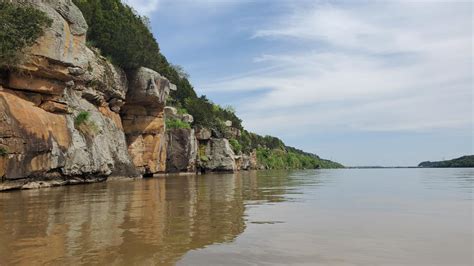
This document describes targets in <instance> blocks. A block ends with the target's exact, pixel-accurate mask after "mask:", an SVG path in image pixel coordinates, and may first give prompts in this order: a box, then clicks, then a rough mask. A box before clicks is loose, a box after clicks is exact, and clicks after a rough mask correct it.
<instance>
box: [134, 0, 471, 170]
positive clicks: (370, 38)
mask: <svg viewBox="0 0 474 266" xmlns="http://www.w3.org/2000/svg"><path fill="white" fill-rule="evenodd" d="M125 2H127V3H128V4H129V5H131V6H133V7H134V8H135V9H136V10H137V11H138V12H139V13H140V14H142V15H146V16H148V17H149V18H150V20H151V27H152V31H153V34H154V36H155V38H156V39H157V40H158V43H159V45H160V49H161V51H162V53H163V54H164V55H165V56H166V57H167V58H168V61H170V62H172V63H174V64H178V65H181V66H182V67H183V68H184V69H185V70H186V72H188V73H189V74H190V77H191V78H190V80H191V83H192V84H193V85H194V87H195V90H196V92H197V93H198V94H204V95H206V96H207V97H208V98H209V99H211V100H212V101H213V102H215V103H218V104H220V105H223V106H227V105H232V106H233V107H234V108H235V109H236V112H237V115H238V116H239V117H240V118H242V119H243V121H244V122H243V125H244V127H245V128H246V129H247V130H249V131H252V132H256V133H258V134H261V135H273V136H277V137H279V138H281V139H282V140H283V141H284V142H285V143H286V144H287V145H290V146H294V147H297V148H300V149H303V150H305V151H309V152H313V153H316V154H318V155H320V156H321V157H323V158H327V159H332V160H335V161H337V162H340V163H342V164H344V165H346V166H361V165H383V166H395V165H397V166H413V165H417V164H418V163H419V162H421V161H426V160H431V161H433V160H443V159H450V158H455V157H459V156H462V155H466V154H474V152H473V149H474V147H473V129H474V123H473V117H474V111H473V9H474V7H473V4H472V3H471V2H470V1H457V2H456V1H449V2H448V1H445V2H444V1H306V0H300V1H294V0H272V1H267V0H260V1H259V0H254V1H250V0H151V1H148V0H125Z"/></svg>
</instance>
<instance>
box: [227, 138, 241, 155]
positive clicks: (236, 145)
mask: <svg viewBox="0 0 474 266" xmlns="http://www.w3.org/2000/svg"><path fill="white" fill-rule="evenodd" d="M229 143H230V146H232V150H234V153H235V154H239V153H241V152H242V145H240V143H239V142H238V141H237V140H236V139H230V140H229Z"/></svg>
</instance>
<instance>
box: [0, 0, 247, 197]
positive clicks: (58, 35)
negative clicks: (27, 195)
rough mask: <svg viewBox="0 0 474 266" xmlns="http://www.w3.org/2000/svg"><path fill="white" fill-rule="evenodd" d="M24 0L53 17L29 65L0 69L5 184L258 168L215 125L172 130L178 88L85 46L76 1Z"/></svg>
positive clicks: (0, 159)
mask: <svg viewBox="0 0 474 266" xmlns="http://www.w3.org/2000/svg"><path fill="white" fill-rule="evenodd" d="M21 3H22V4H27V5H30V6H33V7H35V8H37V9H39V10H41V11H43V12H44V13H45V14H47V16H48V17H50V18H51V19H52V20H53V23H52V25H51V27H49V28H47V29H46V30H45V34H44V35H43V36H42V37H41V38H39V39H38V40H37V42H36V44H35V45H34V46H32V47H29V48H28V49H27V51H25V60H24V61H23V62H20V63H19V64H18V65H16V66H14V67H10V68H5V69H0V177H1V179H2V182H1V183H0V190H3V189H11V188H30V187H41V186H49V185H63V184H73V183H83V182H94V181H102V180H105V179H106V178H107V177H108V176H110V175H116V176H129V177H132V176H139V175H144V176H147V175H153V174H156V173H164V172H167V171H171V172H195V171H197V170H198V168H199V169H202V170H204V171H235V170H238V169H239V168H238V165H242V168H243V169H250V168H252V166H251V165H252V164H251V163H250V159H248V158H249V156H244V157H238V156H236V155H235V154H234V152H233V151H232V148H231V147H230V145H229V142H228V141H227V139H224V138H214V137H213V138H211V131H210V130H209V129H197V130H196V132H195V131H194V130H193V129H179V130H169V131H167V130H166V128H165V107H166V98H167V97H168V94H169V92H170V90H175V89H176V86H174V85H173V84H171V83H170V82H169V81H168V80H167V79H166V78H164V77H162V76H161V75H160V74H159V73H157V72H155V71H153V70H150V69H147V68H143V67H141V68H138V69H135V70H131V71H127V73H125V71H124V70H122V69H120V68H118V67H116V66H114V65H112V64H111V63H110V62H109V61H108V60H107V59H106V58H104V57H102V56H101V55H100V52H99V51H95V50H93V49H90V48H88V47H87V45H86V32H87V23H86V21H85V20H84V18H83V16H82V14H81V12H80V11H79V9H78V8H77V7H76V6H75V5H74V4H73V3H72V2H71V1H69V0H50V1H35V0H27V1H22V2H21ZM171 113H172V114H174V113H173V110H171ZM178 118H180V119H182V120H183V121H184V122H186V123H191V122H192V116H190V115H180V116H179V117H178ZM237 134H239V132H237V131H235V130H229V132H228V134H226V136H227V137H232V136H236V135H237ZM198 147H199V149H198ZM201 147H202V152H201ZM167 153H168V155H167ZM239 158H242V159H239ZM244 158H245V159H244ZM236 159H237V161H242V162H239V163H238V165H237V164H236Z"/></svg>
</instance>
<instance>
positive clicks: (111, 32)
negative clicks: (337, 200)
mask: <svg viewBox="0 0 474 266" xmlns="http://www.w3.org/2000/svg"><path fill="white" fill-rule="evenodd" d="M73 2H74V3H75V4H76V5H77V6H78V7H79V9H81V11H82V13H83V15H84V17H85V19H86V21H87V24H88V25H89V29H88V33H87V39H88V42H89V44H90V45H92V46H95V47H96V48H98V49H100V50H101V52H102V53H103V54H104V55H105V56H107V57H108V58H110V59H111V61H112V62H113V63H115V64H117V65H119V66H121V67H122V68H124V69H125V70H129V69H133V68H136V67H139V66H144V67H148V68H150V69H153V70H155V71H157V72H159V73H160V74H162V75H163V76H165V77H166V78H168V80H170V81H171V82H172V83H173V84H175V85H176V86H177V88H178V89H177V90H176V91H172V92H171V95H170V96H171V97H170V99H169V101H168V104H170V105H173V106H175V107H176V108H178V110H179V109H185V110H187V111H188V112H189V114H191V115H192V116H193V117H194V122H193V123H192V126H201V127H207V128H211V129H213V130H214V131H216V132H218V133H219V134H222V135H223V134H225V131H226V126H225V125H224V122H225V121H227V120H230V121H232V126H233V127H235V128H238V129H240V130H242V134H241V136H240V137H238V138H237V139H234V140H231V144H232V147H233V149H234V151H236V152H237V153H239V152H241V151H242V152H245V153H249V152H250V151H252V150H254V149H259V150H260V154H261V156H260V159H261V160H262V162H263V163H264V165H265V166H266V167H267V168H318V167H326V166H328V165H329V164H326V163H323V161H322V160H320V159H319V157H317V156H316V155H314V154H309V153H305V152H302V151H300V150H297V149H294V148H291V147H287V146H285V144H284V143H283V142H282V141H281V140H280V139H278V138H275V137H271V136H265V137H262V136H259V135H257V134H254V133H250V132H248V131H246V130H244V128H243V127H242V120H241V119H240V118H239V117H237V115H236V114H235V110H233V109H232V108H230V107H226V108H224V107H221V106H219V105H217V104H214V103H213V102H212V101H210V100H209V99H207V97H206V96H205V95H203V96H200V97H198V96H197V94H196V92H195V91H194V88H193V86H192V85H191V84H190V82H189V80H188V78H189V75H188V74H187V73H186V72H185V71H184V70H183V69H182V68H181V67H180V66H176V65H172V64H170V63H169V62H168V61H167V59H166V57H165V56H164V55H163V54H161V52H160V49H159V45H158V43H157V41H156V39H155V38H154V36H153V34H152V33H151V31H150V25H149V20H148V18H147V17H144V16H140V15H138V14H137V12H135V11H134V10H133V9H132V8H131V7H129V6H127V5H125V4H123V3H122V2H121V1H120V0H73ZM167 126H168V128H182V127H183V126H184V125H182V124H179V123H178V122H176V121H167ZM277 150H278V152H277ZM337 165H338V164H337ZM339 166H340V165H339Z"/></svg>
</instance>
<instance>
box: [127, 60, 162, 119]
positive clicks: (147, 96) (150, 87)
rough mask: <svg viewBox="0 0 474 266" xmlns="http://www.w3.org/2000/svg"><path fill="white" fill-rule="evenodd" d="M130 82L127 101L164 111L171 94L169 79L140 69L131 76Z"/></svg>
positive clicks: (151, 71)
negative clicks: (167, 98)
mask: <svg viewBox="0 0 474 266" xmlns="http://www.w3.org/2000/svg"><path fill="white" fill-rule="evenodd" d="M129 81H130V86H129V88H130V91H129V93H127V101H130V102H133V103H134V104H142V105H144V106H148V107H157V108H159V109H160V110H161V111H163V109H164V107H165V103H166V97H168V95H169V92H170V84H171V83H170V82H169V80H168V79H166V78H165V77H163V76H161V75H160V74H158V72H156V71H154V70H151V69H148V68H145V67H140V68H139V69H137V70H136V71H134V72H133V73H132V74H131V75H130V76H129Z"/></svg>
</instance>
